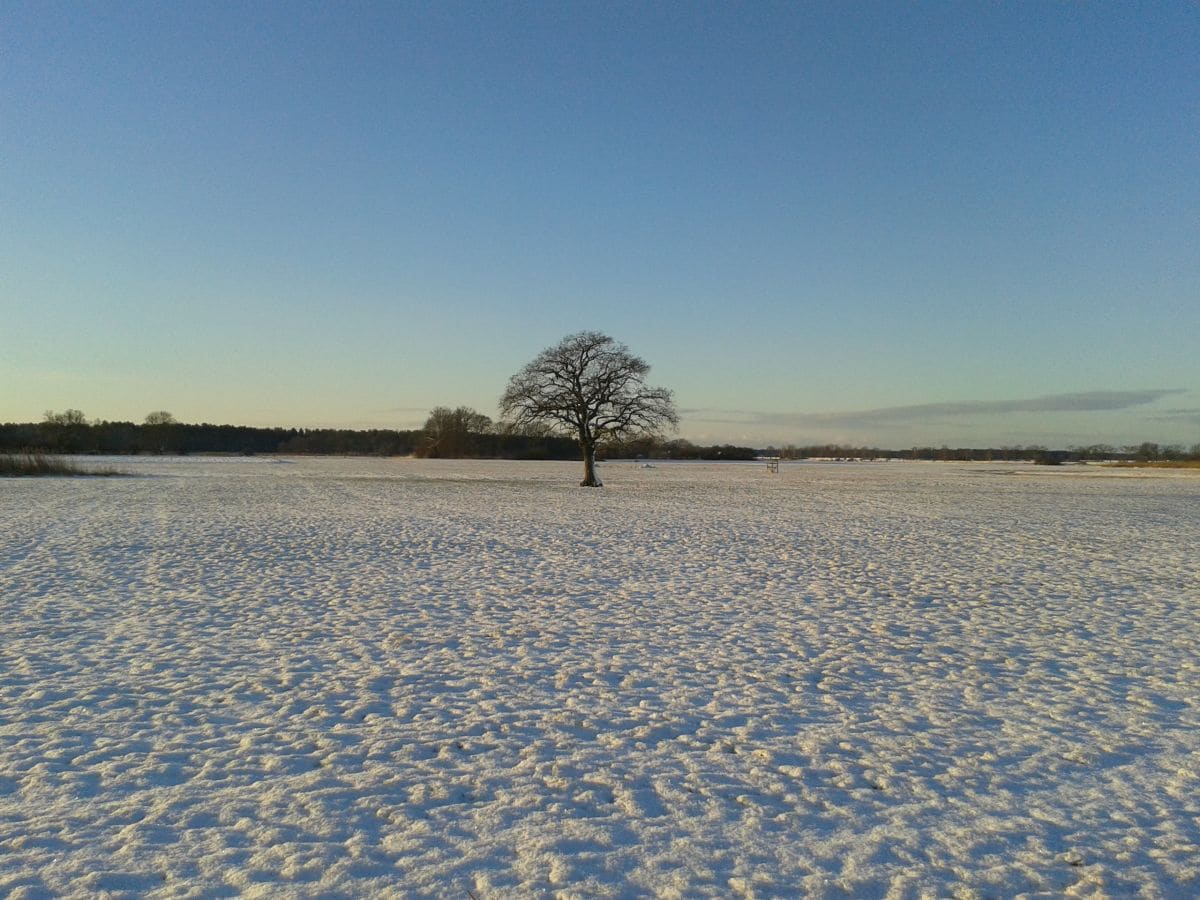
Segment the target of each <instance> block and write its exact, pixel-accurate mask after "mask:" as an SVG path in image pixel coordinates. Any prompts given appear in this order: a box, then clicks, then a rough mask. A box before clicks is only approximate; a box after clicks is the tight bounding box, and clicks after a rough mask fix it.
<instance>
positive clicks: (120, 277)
mask: <svg viewBox="0 0 1200 900" xmlns="http://www.w3.org/2000/svg"><path fill="white" fill-rule="evenodd" d="M3 19H4V21H3V27H2V28H0V121H3V122H4V123H5V127H4V128H3V129H0V158H3V159H4V160H5V165H4V166H3V167H0V204H2V208H3V210H4V213H3V216H4V226H5V227H3V228H0V421H9V422H16V421H38V420H40V419H41V418H42V415H43V413H44V412H45V411H46V410H55V411H61V410H62V409H66V408H76V409H81V410H83V411H84V413H85V414H86V415H87V416H88V418H89V419H97V418H99V419H107V420H113V421H117V420H130V421H141V420H142V419H143V418H144V417H145V415H146V414H147V413H148V412H151V411H153V410H169V411H171V412H172V413H173V414H174V415H175V417H176V418H177V419H178V420H180V421H185V422H213V423H228V424H244V425H255V426H282V427H338V428H401V429H405V428H415V427H419V426H420V425H421V424H422V423H423V422H424V419H425V417H426V415H427V413H428V411H429V410H430V409H432V408H433V407H435V406H439V405H445V406H451V407H453V406H459V405H465V406H471V407H474V408H475V409H477V410H479V411H480V412H482V413H485V414H487V415H490V416H493V417H494V416H495V414H496V402H497V400H498V398H499V396H500V394H501V392H502V391H503V389H504V385H505V382H506V381H507V379H508V377H509V376H510V375H511V374H513V373H514V372H515V371H517V370H518V369H519V368H520V367H521V366H522V365H524V364H525V363H526V362H528V361H529V360H530V359H532V358H533V357H534V356H535V355H536V354H537V353H538V352H540V351H541V350H542V349H544V348H545V347H547V346H550V345H552V344H554V343H555V342H557V341H558V340H559V339H560V338H562V337H563V336H565V335H567V334H570V333H573V332H577V331H581V330H585V329H595V330H600V331H603V332H605V333H608V334H611V335H612V336H613V337H615V338H616V339H617V340H619V341H622V342H624V343H626V344H628V345H629V347H630V349H631V350H632V351H633V352H634V353H637V354H638V355H640V356H642V357H644V358H645V359H646V360H647V361H648V362H649V363H650V364H651V366H652V372H651V376H650V382H651V383H652V384H655V385H662V386H664V387H668V388H671V389H672V390H674V392H675V396H676V401H677V404H678V406H679V407H680V409H681V412H682V416H681V419H682V421H681V425H680V428H679V430H678V435H679V436H680V437H684V438H687V439H689V440H693V441H696V442H698V443H713V442H721V443H724V442H730V443H739V444H750V445H754V446H766V445H768V444H775V445H777V446H779V445H783V444H797V445H803V444H815V443H825V442H841V443H848V444H856V445H872V446H879V447H889V448H896V449H900V448H904V447H908V446H913V445H934V446H940V445H941V444H947V445H951V446H1001V445H1025V444H1042V445H1047V446H1056V447H1066V446H1073V445H1074V446H1079V445H1088V444H1095V443H1109V444H1113V445H1117V446H1120V445H1123V444H1127V443H1134V442H1140V441H1156V442H1159V443H1164V444H1183V445H1186V446H1190V445H1192V444H1195V443H1197V442H1200V363H1197V354H1196V350H1195V344H1196V335H1198V334H1200V253H1197V252H1196V248H1197V247H1200V222H1198V220H1197V217H1196V215H1195V211H1196V210H1197V209H1200V166H1198V164H1197V163H1198V160H1200V152H1198V151H1200V137H1198V135H1200V19H1198V18H1197V17H1196V16H1195V13H1194V10H1193V9H1192V8H1190V7H1188V6H1186V5H1182V4H1180V5H1171V4H1128V5H1122V6H1117V7H1114V6H1099V7H1086V6H1084V7H1080V6H1051V5H1017V6H996V5H992V4H984V3H968V4H948V3H947V4H943V3H928V4H920V5H916V6H906V5H898V4H891V3H883V2H879V3H870V2H868V3H865V4H857V5H854V6H842V5H835V4H829V5H795V4H783V3H780V4H775V3H763V4H754V5H750V6H729V5H727V4H718V3H697V4H689V5H686V6H679V5H677V4H659V3H651V4H628V5H626V4H589V3H569V4H563V5H559V6H554V7H541V6H537V5H533V6H517V7H504V8H500V7H492V6H488V5H485V4H479V5H472V4H465V3H446V4H406V5H403V6H394V5H390V4H365V5H356V6H353V7H322V6H313V5H308V4H293V3H282V4H273V5H270V6H267V7H263V8H249V9H243V8H239V7H236V6H229V5H226V4H213V3H203V2H201V3H196V4H186V5H178V6H176V5H164V6H148V7H147V6H119V5H118V6H99V7H89V6H79V5H70V4H62V5H55V4H46V3H21V2H17V3H13V4H10V5H8V6H7V7H6V9H5V14H4V17H3Z"/></svg>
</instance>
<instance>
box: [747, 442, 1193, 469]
mask: <svg viewBox="0 0 1200 900" xmlns="http://www.w3.org/2000/svg"><path fill="white" fill-rule="evenodd" d="M762 453H763V455H764V456H778V457H780V458H782V459H923V460H941V461H957V462H992V461H1010V462H1017V461H1025V460H1033V461H1034V462H1041V463H1047V464H1050V465H1055V464H1059V463H1064V462H1099V461H1103V460H1129V461H1136V462H1167V461H1177V460H1193V459H1200V444H1193V445H1192V446H1191V447H1190V448H1187V449H1185V448H1184V447H1183V445H1181V444H1166V445H1163V444H1155V443H1151V442H1145V443H1142V444H1128V445H1125V446H1123V447H1114V446H1112V445H1110V444H1092V445H1090V446H1087V447H1071V448H1070V449H1068V450H1051V449H1048V448H1046V447H1043V446H1040V445H1029V446H1025V447H985V448H979V447H912V448H910V449H908V450H881V449H879V448H878V447H853V446H846V445H843V444H815V445H812V446H807V447H795V446H792V445H790V444H789V445H786V446H784V447H781V448H776V447H767V448H766V449H765V450H763V451H762Z"/></svg>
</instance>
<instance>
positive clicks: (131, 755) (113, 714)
mask: <svg viewBox="0 0 1200 900" xmlns="http://www.w3.org/2000/svg"><path fill="white" fill-rule="evenodd" d="M118 464H119V465H121V466H123V467H124V468H126V469H127V470H129V471H131V472H135V473H137V474H138V476H140V477H132V478H115V479H20V480H6V481H0V612H2V616H0V627H2V629H3V635H2V642H0V662H2V667H0V894H8V895H10V896H46V895H62V894H72V895H87V894H98V893H101V892H104V891H112V892H116V893H118V894H122V893H123V894H128V895H145V894H149V895H154V896H163V897H166V896H189V897H190V896H196V897H201V896H227V895H230V894H238V893H240V894H261V895H264V896H272V897H276V896H299V897H315V896H328V895H349V896H363V895H397V896H422V895H430V896H446V897H467V896H469V895H474V896H475V897H476V898H480V900H483V898H487V897H518V896H520V897H524V896H553V895H555V894H558V893H561V894H562V895H564V896H580V897H598V896H620V897H627V896H643V895H661V896H684V897H693V896H704V895H709V896H735V895H739V894H750V895H755V896H800V895H804V896H814V897H822V896H824V897H842V896H854V897H863V896H884V895H887V896H896V897H917V896H956V895H962V896H981V897H990V896H1013V895H1018V894H1022V893H1028V894H1039V893H1043V894H1050V895H1060V894H1062V893H1070V892H1076V893H1080V894H1084V895H1113V896H1130V895H1137V894H1144V895H1145V896H1150V897H1155V896H1165V897H1192V896H1196V895H1198V894H1200V660H1198V647H1200V607H1198V604H1200V477H1196V476H1195V475H1189V474H1186V473H1182V474H1172V473H1160V472H1153V473H1134V474H1130V473H1129V472H1125V471H1114V470H1101V469H1097V468H1096V467H1086V468H1085V467H1074V468H1064V469H1058V470H1051V469H1037V468H1035V467H1032V466H1007V465H995V466H988V465H966V464H947V465H939V464H922V463H875V464H872V463H856V464H841V465H838V464H811V463H810V464H794V465H787V464H785V465H784V466H783V467H782V469H781V471H780V472H779V474H778V475H772V474H770V473H769V472H768V471H767V469H766V467H765V466H764V465H761V464H759V465H736V464H734V465H724V466H721V465H690V464H674V465H673V464H660V465H657V466H655V467H654V468H642V467H640V466H637V465H634V464H632V463H626V464H618V463H610V464H608V465H606V466H604V467H602V475H603V477H604V479H605V482H606V487H605V488H604V489H603V490H599V491H597V490H583V489H580V488H578V487H576V486H575V485H576V482H577V481H578V478H579V472H578V471H577V468H578V466H577V464H555V463H501V462H418V461H411V460H328V459H326V460H319V459H318V460H289V461H278V460H265V459H247V460H240V459H225V460H201V459H194V460H177V459H142V460H123V461H120V462H119V463H118Z"/></svg>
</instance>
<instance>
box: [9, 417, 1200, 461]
mask: <svg viewBox="0 0 1200 900" xmlns="http://www.w3.org/2000/svg"><path fill="white" fill-rule="evenodd" d="M22 450H42V451H47V452H51V453H74V454H104V455H131V454H145V453H162V454H188V453H232V454H256V453H291V454H313V455H370V456H409V455H416V456H424V457H430V458H439V457H440V458H446V459H451V458H461V457H477V458H499V459H561V460H568V459H570V460H574V459H578V458H579V452H580V451H579V446H578V444H577V442H576V441H575V440H573V439H571V438H568V437H564V436H562V435H558V434H555V433H553V432H552V431H549V430H546V431H537V430H525V431H518V430H515V429H513V428H512V427H511V426H506V425H504V424H503V423H499V424H498V423H493V422H492V420H491V419H490V418H488V417H487V416H485V415H482V414H481V413H478V412H476V411H475V410H473V409H471V408H469V407H461V406H460V407H458V408H457V409H453V410H452V409H449V408H447V407H438V408H436V409H434V410H433V411H432V412H431V413H430V416H429V418H428V419H427V420H426V423H425V427H424V428H422V429H419V430H408V431H402V430H392V429H371V430H362V431H357V430H351V429H336V428H254V427H250V426H245V425H212V424H208V423H204V424H199V425H193V424H185V423H182V422H177V421H175V418H174V417H173V416H172V415H171V414H170V413H168V412H162V411H159V412H153V413H150V414H149V415H148V416H147V417H146V419H145V421H144V422H142V423H141V424H137V423H134V422H108V421H103V420H94V421H91V422H89V421H88V420H87V419H86V417H85V416H84V415H83V413H82V412H80V411H79V410H77V409H68V410H65V411H64V412H61V413H55V412H47V413H46V416H45V419H44V420H43V421H41V422H34V423H6V424H0V452H19V451H22ZM600 455H601V456H602V457H603V458H608V459H682V460H689V459H690V460H753V459H756V458H758V457H760V456H768V457H779V458H781V459H867V460H873V459H913V460H944V461H975V462H990V461H1020V460H1034V461H1037V462H1042V463H1047V464H1051V465H1054V464H1059V463H1064V462H1088V461H1102V460H1129V461H1136V462H1166V461H1180V460H1200V444H1194V445H1192V446H1191V447H1190V448H1185V447H1184V446H1182V445H1179V444H1157V443H1152V442H1144V443H1141V444H1130V445H1125V446H1122V447H1115V446H1112V445H1109V444H1093V445H1090V446H1087V447H1072V448H1070V449H1068V450H1050V449H1047V448H1046V447H1043V446H1039V445H1031V446H1023V447H1017V446H1010V447H998V448H996V447H992V448H975V447H955V448H951V447H946V446H942V447H912V448H909V449H906V450H885V449H880V448H878V447H856V446H851V445H844V444H812V445H806V446H794V445H791V444H788V445H785V446H783V447H766V448H761V449H756V448H752V447H740V446H735V445H732V444H712V445H699V444H694V443H692V442H691V441H688V440H683V439H674V440H664V439H662V438H657V437H647V436H643V437H639V438H636V439H630V440H626V441H623V442H611V443H609V444H608V445H606V446H605V447H603V448H601V449H600Z"/></svg>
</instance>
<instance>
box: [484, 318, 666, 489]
mask: <svg viewBox="0 0 1200 900" xmlns="http://www.w3.org/2000/svg"><path fill="white" fill-rule="evenodd" d="M649 371H650V366H649V364H648V363H647V362H646V361H645V360H643V359H642V358H640V357H638V356H634V355H633V354H632V353H630V352H629V348H628V347H626V346H625V345H624V344H621V343H618V342H617V341H615V340H614V339H613V338H611V337H609V336H608V335H606V334H601V333H600V332H598V331H581V332H579V333H578V334H572V335H568V336H567V337H565V338H563V339H562V340H561V341H559V343H557V344H556V345H554V346H553V347H550V348H548V349H546V350H543V351H542V352H541V353H540V354H538V356H537V357H536V358H535V359H534V360H533V361H532V362H530V363H529V364H527V365H526V366H525V367H524V368H523V369H521V371H519V372H517V373H516V374H515V375H513V376H512V378H510V379H509V381H508V387H507V388H506V389H505V391H504V395H503V396H502V397H501V398H500V412H501V415H502V416H504V417H505V418H506V419H508V420H509V421H511V422H512V423H513V424H515V425H517V426H523V427H535V426H547V425H550V426H554V427H556V428H559V429H562V430H564V431H566V432H567V433H569V434H571V435H572V436H573V437H574V438H575V439H576V440H577V441H578V443H579V448H580V450H581V451H582V453H583V481H582V482H581V484H582V485H583V486H584V487H599V486H600V481H599V479H597V478H596V466H595V461H596V446H597V444H599V443H600V442H602V441H607V440H619V439H624V438H629V437H634V436H637V435H648V434H658V433H659V432H661V431H662V430H663V429H665V428H667V427H670V428H674V427H675V426H676V425H677V424H678V422H679V417H678V414H677V413H676V412H675V405H674V402H673V401H672V398H671V392H670V391H669V390H667V389H666V388H660V387H651V386H649V385H647V384H646V375H647V374H648V373H649Z"/></svg>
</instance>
